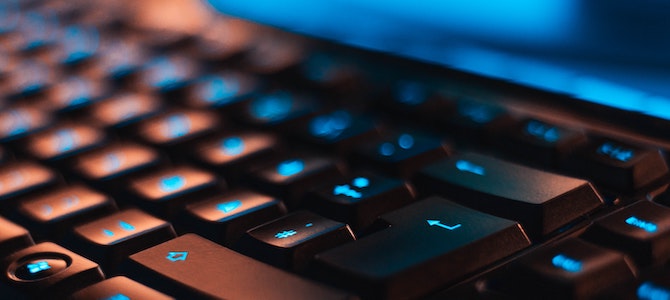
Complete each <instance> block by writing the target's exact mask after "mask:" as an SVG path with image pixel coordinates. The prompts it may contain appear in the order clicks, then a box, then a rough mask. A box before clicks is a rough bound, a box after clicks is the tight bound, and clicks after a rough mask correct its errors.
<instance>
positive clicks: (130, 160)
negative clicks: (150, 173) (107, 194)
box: [74, 143, 160, 186]
mask: <svg viewBox="0 0 670 300" xmlns="http://www.w3.org/2000/svg"><path fill="white" fill-rule="evenodd" d="M159 162H160V157H159V155H158V153H156V151H154V150H152V149H150V148H148V147H145V146H140V145H137V144H130V143H121V144H112V145H109V146H107V147H104V148H101V149H97V150H94V151H92V152H89V153H85V154H82V155H80V156H78V157H76V159H75V163H74V167H75V170H76V171H77V172H78V173H80V174H81V175H82V176H83V177H84V178H85V179H87V180H89V181H92V182H94V183H97V184H98V185H103V186H104V185H106V186H109V185H113V184H114V183H116V182H117V181H118V180H122V179H123V178H126V177H127V176H128V175H131V174H135V173H138V172H142V171H146V170H149V169H151V168H152V167H155V166H156V165H158V163H159Z"/></svg>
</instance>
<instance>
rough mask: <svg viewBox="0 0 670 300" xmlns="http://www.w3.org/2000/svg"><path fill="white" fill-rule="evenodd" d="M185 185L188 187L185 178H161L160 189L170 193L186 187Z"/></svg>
mask: <svg viewBox="0 0 670 300" xmlns="http://www.w3.org/2000/svg"><path fill="white" fill-rule="evenodd" d="M184 185H186V179H185V178H184V176H180V175H173V176H166V177H163V178H161V179H160V181H159V183H158V188H159V189H160V190H161V191H163V192H166V193H170V192H174V191H176V190H178V189H180V188H182V187H184Z"/></svg>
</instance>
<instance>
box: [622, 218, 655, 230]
mask: <svg viewBox="0 0 670 300" xmlns="http://www.w3.org/2000/svg"><path fill="white" fill-rule="evenodd" d="M626 224H628V225H631V226H635V227H637V228H640V229H643V230H644V231H646V232H649V233H652V232H656V229H657V228H658V226H656V224H654V223H653V222H649V221H645V220H642V219H638V218H637V217H635V216H631V217H629V218H628V219H626Z"/></svg>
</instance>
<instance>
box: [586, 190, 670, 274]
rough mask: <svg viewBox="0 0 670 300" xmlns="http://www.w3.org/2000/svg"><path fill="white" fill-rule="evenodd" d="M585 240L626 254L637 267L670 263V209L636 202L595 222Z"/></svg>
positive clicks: (650, 203) (645, 202) (649, 203)
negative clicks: (669, 261) (633, 260)
mask: <svg viewBox="0 0 670 300" xmlns="http://www.w3.org/2000/svg"><path fill="white" fill-rule="evenodd" d="M584 237H585V238H586V239H588V240H590V241H592V242H594V243H596V244H599V245H602V246H605V247H608V248H613V249H617V250H619V251H622V252H626V253H628V254H629V255H630V256H631V257H632V258H633V259H635V262H636V263H638V264H639V265H644V266H647V265H650V264H654V265H658V264H662V263H665V262H667V261H668V260H670V208H667V207H664V206H661V205H658V204H655V203H652V202H649V201H640V202H637V203H635V204H633V205H631V206H629V207H627V208H624V209H622V210H619V211H617V212H615V213H613V214H611V215H609V216H606V217H604V218H602V219H600V220H598V221H596V222H595V223H594V224H593V225H591V227H589V229H588V230H587V232H586V234H585V236H584Z"/></svg>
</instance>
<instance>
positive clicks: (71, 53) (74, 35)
mask: <svg viewBox="0 0 670 300" xmlns="http://www.w3.org/2000/svg"><path fill="white" fill-rule="evenodd" d="M64 39H65V42H64V43H62V45H63V47H64V48H65V51H66V55H67V57H65V59H64V63H75V62H77V61H80V60H82V59H85V58H88V57H89V56H91V55H93V53H95V51H96V50H98V46H99V44H100V36H99V34H98V31H97V30H96V29H95V28H87V29H86V30H84V29H83V28H81V27H79V26H68V27H67V28H65V36H64Z"/></svg>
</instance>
